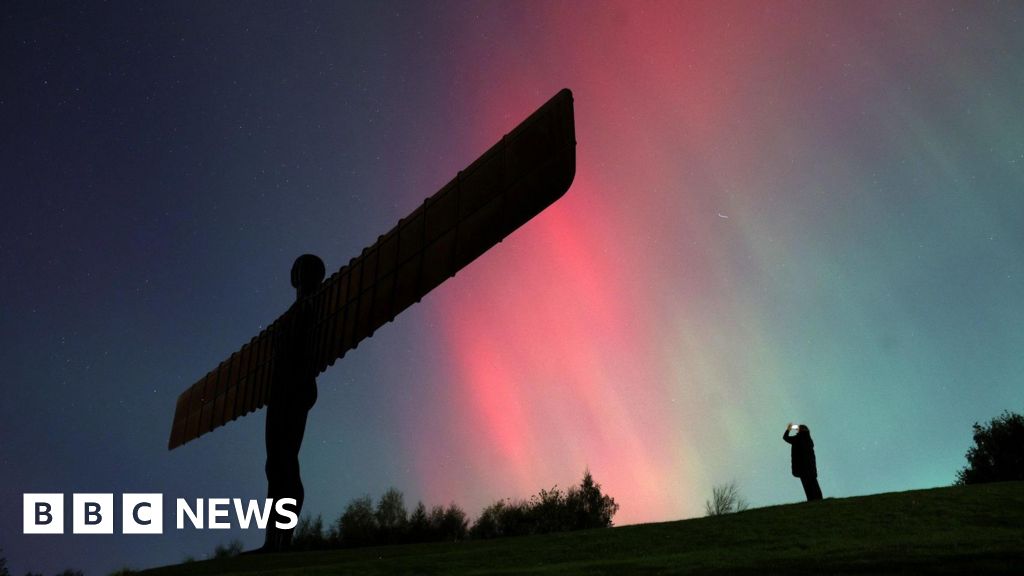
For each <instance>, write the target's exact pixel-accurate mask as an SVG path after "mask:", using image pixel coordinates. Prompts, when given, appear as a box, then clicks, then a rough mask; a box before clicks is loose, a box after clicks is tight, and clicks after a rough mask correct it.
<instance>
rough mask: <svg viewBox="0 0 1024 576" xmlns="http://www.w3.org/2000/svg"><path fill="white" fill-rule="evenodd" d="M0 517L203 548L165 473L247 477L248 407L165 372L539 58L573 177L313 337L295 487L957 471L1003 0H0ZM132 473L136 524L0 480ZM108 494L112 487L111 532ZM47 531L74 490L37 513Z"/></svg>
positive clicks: (986, 231)
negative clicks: (566, 123) (522, 218)
mask: <svg viewBox="0 0 1024 576" xmlns="http://www.w3.org/2000/svg"><path fill="white" fill-rule="evenodd" d="M0 11H2V12H0V14H2V20H0V71H2V73H0V148H2V153H0V194H2V201H0V211H2V214H3V221H2V222H3V225H2V226H0V279H2V282H0V303H2V313H0V368H2V378H0V386H2V398H0V548H3V553H2V554H3V555H4V556H6V557H7V559H8V564H9V566H10V568H11V571H12V573H14V574H23V573H24V572H25V571H27V570H29V569H32V570H35V571H43V572H45V573H47V574H51V573H54V572H57V571H59V570H62V569H64V568H66V567H74V568H80V569H84V570H86V572H87V573H89V574H90V575H92V574H103V573H106V572H107V571H110V570H113V569H115V568H120V567H122V566H124V565H128V566H131V567H134V568H143V567H149V566H154V565H159V564H166V563H176V562H179V561H181V560H182V559H183V558H184V557H185V556H187V555H192V556H195V557H198V558H202V557H203V556H204V555H205V554H207V553H209V552H210V551H212V549H213V548H214V546H215V545H216V544H218V543H223V542H227V541H228V540H230V539H231V538H235V537H237V538H241V539H242V540H243V542H244V543H245V544H246V546H247V547H253V546H256V545H258V544H259V543H262V538H263V534H262V532H259V531H257V530H249V531H241V530H230V531H209V530H207V531H196V530H184V531H180V532H179V531H177V530H174V529H173V521H174V518H173V500H174V499H175V498H178V497H192V498H194V497H206V498H208V497H239V498H262V497H263V496H264V495H265V492H266V481H265V478H264V472H263V463H264V460H263V459H264V449H263V412H260V413H258V414H255V415H250V416H248V417H246V418H243V419H241V420H239V421H237V422H234V423H231V424H229V425H228V426H226V427H224V428H222V429H218V430H216V431H215V432H214V433H213V434H210V435H209V436H204V437H202V438H200V439H199V440H197V441H194V442H192V443H189V444H188V445H186V446H184V447H182V448H179V449H177V450H175V451H173V452H168V451H167V449H166V444H167V437H168V434H169V431H170V425H171V417H172V415H173V411H174V402H175V399H176V397H177V395H178V394H179V393H180V392H181V391H182V390H184V389H185V388H186V387H187V386H189V385H190V384H192V383H193V382H194V381H195V380H196V379H198V378H199V377H200V376H202V375H203V374H205V373H206V372H207V371H208V370H209V369H211V368H213V367H214V366H215V365H216V363H217V362H218V361H220V360H222V359H223V358H224V357H226V356H227V355H228V354H229V353H231V352H232V351H234V350H236V349H238V348H239V347H240V346H241V344H242V343H244V342H245V341H247V340H248V339H249V338H250V337H251V336H253V335H255V334H256V333H257V332H258V331H259V330H260V329H261V328H262V327H264V326H266V325H267V324H268V323H269V322H271V321H272V320H273V319H274V318H276V317H277V315H278V314H280V313H281V312H282V311H284V310H285V309H286V308H287V307H288V305H289V304H290V303H291V302H292V301H293V299H294V291H293V290H292V288H291V287H290V285H289V277H288V272H289V269H290V266H291V263H292V261H293V259H294V258H295V257H296V256H297V255H299V254H301V253H303V252H314V253H316V254H319V255H320V256H321V257H322V258H323V259H324V260H325V262H326V263H327V266H328V270H329V272H330V271H333V270H336V269H337V268H339V267H340V266H341V265H342V264H344V263H346V262H347V261H348V259H349V258H350V257H352V256H354V255H356V254H357V253H358V252H359V251H360V250H361V249H362V248H363V247H364V246H367V245H369V244H371V243H373V242H374V241H375V240H376V238H377V236H378V235H379V234H381V233H383V232H384V231H386V230H388V229H389V228H391V227H392V226H393V225H394V224H395V223H396V222H397V221H398V219H399V218H400V217H402V216H404V215H405V214H407V213H408V212H410V211H412V209H413V208H415V207H416V206H417V205H418V204H419V203H420V202H422V200H423V198H425V197H427V196H429V195H431V194H433V193H434V192H435V191H437V190H438V189H439V188H440V187H441V186H442V185H443V184H444V183H446V182H447V181H448V180H449V179H451V178H452V177H454V176H455V174H456V173H457V172H458V171H459V170H460V169H462V168H464V167H465V166H466V165H468V164H469V163H470V162H471V161H472V160H474V159H475V158H476V157H477V156H479V155H480V154H481V153H482V152H483V151H485V150H486V149H487V148H488V147H489V146H490V145H492V144H493V143H495V142H496V141H497V140H498V139H499V138H500V137H501V136H502V135H503V134H504V133H506V132H508V131H509V130H511V129H512V128H513V127H514V126H515V125H516V124H518V122H519V121H521V120H522V119H523V118H525V117H526V116H527V115H528V114H529V113H530V112H532V111H533V110H534V109H536V108H537V107H538V106H540V105H541V104H542V103H543V102H545V101H546V100H547V99H548V98H549V97H551V96H552V95H553V94H554V93H555V92H556V91H557V90H559V89H561V88H563V87H568V88H570V89H572V90H573V93H574V96H575V107H576V134H577V140H578V147H577V174H576V180H575V182H574V184H573V186H572V188H570V190H569V192H568V193H566V195H565V196H564V197H563V198H562V199H561V200H559V201H558V202H556V203H555V204H554V205H553V206H552V207H551V208H549V209H548V210H547V211H545V212H544V213H542V214H541V215H540V216H538V217H537V218H535V219H534V220H532V221H530V222H529V223H527V224H526V225H525V226H523V227H522V228H521V229H520V230H518V231H517V232H515V233H514V234H512V235H511V236H510V237H509V238H508V239H507V240H506V241H505V242H504V243H502V244H500V245H499V246H497V247H495V248H494V249H493V250H491V251H490V252H488V253H487V254H485V255H484V256H483V257H481V258H480V259H479V260H477V261H476V262H474V263H473V264H472V265H470V266H469V267H468V268H467V269H466V270H464V271H463V272H461V273H459V275H458V276H457V277H455V278H453V279H451V280H449V281H448V282H447V283H446V284H444V285H442V286H441V287H440V288H439V289H437V290H435V291H434V292H433V293H431V294H430V295H428V296H427V297H426V298H424V300H423V301H422V302H421V303H420V304H418V305H415V306H414V307H412V308H411V309H409V310H408V311H406V312H404V313H403V314H402V315H401V316H400V317H399V318H398V319H397V320H396V321H395V322H394V323H392V324H389V325H387V326H385V327H384V328H383V329H381V330H380V331H379V332H378V333H377V334H375V335H374V337H373V338H372V339H370V340H367V341H365V342H363V343H362V344H360V346H359V348H358V349H357V350H356V351H354V352H353V353H350V354H349V355H347V356H346V357H345V359H344V360H343V361H342V362H340V363H338V364H336V365H335V366H334V367H333V368H331V369H329V370H328V371H327V372H326V373H325V374H323V375H321V377H320V378H319V390H320V397H319V401H318V403H317V405H316V406H315V408H314V409H313V411H312V412H311V413H310V422H309V426H308V428H307V432H306V440H305V444H304V446H303V451H302V472H303V479H304V482H305V486H306V506H305V510H306V511H309V512H313V513H314V514H315V513H322V514H323V515H324V517H325V520H328V521H330V520H333V519H334V518H336V517H337V516H338V514H339V513H340V512H341V510H342V508H343V507H344V505H345V504H346V503H347V502H348V501H349V500H351V499H353V498H355V497H359V496H361V495H364V494H367V493H369V494H371V495H373V496H374V497H377V496H379V495H380V494H381V493H382V492H383V491H384V490H385V489H386V488H388V487H389V486H395V487H397V488H399V489H400V490H402V491H403V492H404V493H405V497H406V503H407V505H408V506H409V507H410V508H411V507H412V506H414V505H415V503H416V501H417V500H423V501H424V502H425V503H427V504H428V505H433V504H446V503H448V502H450V501H452V500H454V501H456V502H458V503H459V504H460V505H462V506H463V507H464V508H465V509H466V511H467V512H468V513H469V515H470V516H471V517H476V516H477V514H478V513H479V511H480V509H481V508H482V507H483V506H485V505H487V504H489V503H491V502H493V501H494V500H496V499H499V498H505V497H527V496H529V495H531V494H534V493H536V492H537V491H538V490H539V489H541V488H550V487H551V486H553V485H556V484H557V485H558V486H561V487H567V486H569V485H571V484H573V483H576V482H578V481H579V479H580V478H581V477H582V473H583V471H584V469H585V468H587V467H589V469H590V470H591V471H592V472H593V474H594V476H595V479H596V480H597V481H598V482H599V483H601V484H602V486H603V488H604V490H605V491H606V492H607V493H609V494H611V495H612V496H613V497H614V498H615V499H616V500H617V501H618V502H619V503H620V504H621V511H620V512H619V514H618V515H617V516H616V517H615V522H616V524H620V525H621V524H630V523H638V522H649V521H660V520H673V519H679V518H686V517H694V516H699V515H701V514H702V510H703V503H704V500H705V499H706V498H707V497H708V496H709V495H710V492H711V487H712V486H714V485H716V484H721V483H724V482H728V481H730V480H736V482H737V483H738V484H739V486H740V489H741V492H742V493H743V494H744V496H746V498H747V499H748V500H749V501H750V502H751V504H752V505H754V506H764V505H770V504H779V503H787V502H796V501H800V500H802V499H803V492H802V489H801V487H800V482H799V481H798V480H797V479H795V478H792V477H791V476H790V473H789V447H788V446H787V445H786V444H784V443H783V442H782V440H781V439H780V436H781V434H782V432H783V427H784V426H785V424H786V423H787V422H789V421H791V420H792V421H796V422H802V423H806V424H807V425H808V426H810V428H811V430H812V433H813V435H814V439H815V442H816V449H817V460H818V470H819V480H820V482H821V487H822V490H823V491H824V493H825V496H826V497H829V496H834V497H843V496H852V495H858V494H869V493H877V492H884V491H893V490H908V489H915V488H926V487H933V486H942V485H948V484H950V483H951V482H952V481H953V479H954V474H955V472H956V470H957V469H958V468H960V467H962V466H963V465H964V464H965V460H964V453H965V451H966V449H967V447H968V445H969V444H970V441H971V438H970V433H971V429H970V426H971V424H972V423H974V422H975V421H985V420H988V419H989V418H991V417H993V416H995V415H997V414H998V413H999V412H1001V411H1002V410H1004V409H1010V410H1016V411H1020V410H1022V409H1024V386H1022V382H1021V380H1022V376H1021V375H1022V374H1024V330H1022V329H1021V327H1022V325H1024V302H1022V300H1021V293H1022V289H1024V226H1022V225H1021V222H1024V115H1022V114H1021V103H1022V102H1024V66H1021V61H1022V58H1024V35H1022V34H1020V30H1021V29H1024V4H1021V3H989V2H969V3H950V2H922V3H917V2H913V3H911V2H891V1H883V2H875V3H871V2H849V3H831V2H813V3H812V2H803V3H787V2H769V3H761V2H740V3H728V2H719V1H717V0H716V1H713V2H708V3H699V2H688V3H639V2H638V3H634V2H622V3H615V2H604V3H582V2H509V3H490V2H467V3H425V2H415V3H397V4H393V3H387V4H379V3H367V4H355V3H341V2H327V3H324V4H307V3H300V2H282V3H279V4H273V5H264V4H262V3H246V4H245V5H236V4H235V3H224V2H219V3H211V2H196V3H185V2H168V3H162V4H158V3H150V2H145V3H123V4H113V5H111V4H108V3H100V2H89V3H83V4H78V3H71V2H62V3H51V4H49V5H46V4H44V3H37V2H27V3H5V4H4V7H3V8H2V9H0ZM24 492H63V493H65V495H66V496H65V505H66V506H70V501H71V496H70V495H71V493H73V492H104V493H106V492H112V493H114V494H115V500H116V501H117V500H119V498H120V494H121V493H124V492H162V493H163V494H164V495H165V502H164V506H165V532H164V535H163V536H121V535H114V536H71V535H64V536H24V535H22V534H21V506H22V499H21V494H22V493H24ZM119 528H120V520H119V519H118V520H117V521H116V522H115V531H119ZM66 531H67V532H70V519H69V520H68V521H67V530H66Z"/></svg>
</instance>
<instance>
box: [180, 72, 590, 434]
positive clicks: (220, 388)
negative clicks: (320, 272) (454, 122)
mask: <svg viewBox="0 0 1024 576" xmlns="http://www.w3.org/2000/svg"><path fill="white" fill-rule="evenodd" d="M575 174H576V136H575V124H574V119H573V101H572V93H571V92H570V91H569V90H567V89H566V90H562V91H560V92H559V93H558V94H556V95H555V96H554V97H553V98H551V100H549V101H548V102H547V103H546V104H544V105H543V106H541V107H540V108H539V109H538V110H537V111H536V112H534V113H533V114H531V115H530V117H528V118H527V119H526V120H524V121H523V122H522V123H521V124H520V125H519V126H517V127H516V128H515V129H514V130H512V132H510V133H509V134H507V135H505V137H503V138H502V139H501V141H499V142H498V143H497V144H495V145H494V146H492V147H491V148H490V149H489V150H488V151H487V152H485V153H484V154H483V156H481V157H480V158H478V159H477V160H476V161H475V162H473V163H472V164H470V165H469V167H468V168H466V169H465V170H463V171H462V172H459V174H458V175H457V176H456V177H455V178H454V179H453V180H452V181H451V182H449V183H448V184H446V185H445V186H444V187H442V188H441V190H439V191H438V192H437V193H436V194H434V195H433V196H431V197H429V198H427V199H426V200H424V202H423V204H422V205H421V206H420V207H418V208H417V209H416V210H414V211H413V212H412V213H411V214H409V215H408V216H406V217H405V218H402V219H401V220H399V221H398V224H397V225H396V226H395V227H394V228H392V229H391V230H390V231H389V232H388V233H386V234H384V235H382V236H380V237H379V238H378V239H377V241H376V242H375V243H374V244H373V245H372V246H369V247H367V248H364V249H363V251H362V253H361V254H360V255H359V256H356V257H355V258H353V259H351V260H350V261H349V263H348V264H347V265H345V266H343V267H342V268H341V269H340V270H338V271H337V272H335V273H334V274H332V275H331V276H330V277H329V278H327V279H326V280H325V281H324V283H323V286H322V287H321V288H320V289H319V290H318V291H317V292H316V293H314V294H313V295H312V296H310V298H311V304H312V306H313V310H314V317H315V318H316V322H315V326H314V334H313V338H312V341H313V353H312V358H313V360H314V362H315V363H316V368H317V373H319V372H322V371H324V370H325V369H327V367H328V366H331V365H333V364H334V362H335V361H337V360H338V359H339V358H342V357H344V356H345V353H346V352H348V351H349V350H351V349H353V348H355V347H356V346H358V344H359V342H360V341H362V340H363V339H364V338H368V337H370V336H372V335H373V333H374V331H375V330H377V329H378V328H380V327H381V326H383V325H384V324H386V323H388V322H390V321H391V320H393V319H394V318H395V316H397V315H398V314H399V313H400V312H401V311H402V310H405V309H406V308H408V307H409V306H411V305H412V304H413V303H415V302H419V300H420V299H421V298H422V297H423V296H424V295H426V294H427V293H428V292H430V291H431V290H433V289H434V288H435V287H437V286H438V285H439V284H441V283H442V282H444V281H445V280H447V279H448V278H450V277H452V276H454V275H455V273H456V272H458V271H459V270H461V269H462V268H463V267H465V266H466V265H467V264H469V263H470V262H472V261H473V260H475V259H476V258H477V257H478V256H480V255H481V254H483V253H484V252H486V251H487V250H489V249H490V248H491V247H492V246H494V245H495V244H497V243H498V242H500V241H501V240H503V239H504V238H505V237H506V236H508V235H509V234H511V233H512V232H513V231H514V230H516V229H517V228H519V227H520V226H522V225H523V224H524V223H526V222H527V221H528V220H530V219H531V218H533V217H534V216H536V215H537V214H539V213H540V212H541V211H543V210H544V209H545V208H547V207H548V206H550V205H551V204H552V203H553V202H554V201H555V200H557V199H558V198H560V197H561V196H562V195H563V194H565V192H566V191H567V190H568V189H569V186H570V185H571V184H572V180H573V177H574V176H575ZM285 314H287V312H286V313H285ZM283 321H284V315H282V316H281V317H280V318H278V319H277V320H276V321H275V322H274V323H273V324H271V325H270V326H268V327H267V328H266V329H264V330H263V331H262V332H260V333H259V335H257V336H256V337H254V338H253V339H252V340H250V341H249V343H248V344H246V345H245V346H243V347H242V349H241V350H239V351H237V352H235V353H234V354H232V355H231V356H230V357H229V358H228V359H227V360H224V361H223V362H221V363H220V365H219V366H217V368H215V369H213V370H211V371H210V372H209V373H208V374H207V375H206V376H204V377H203V378H201V379H200V380H199V381H198V382H196V383H195V384H193V385H192V386H190V387H189V388H188V389H187V390H185V391H184V392H182V394H181V395H180V396H179V397H178V403H177V407H176V409H175V414H174V422H173V425H172V427H171V437H170V441H169V442H168V449H174V448H176V447H178V446H180V445H182V444H184V443H186V442H188V441H190V440H192V439H194V438H198V437H199V436H202V435H203V434H205V433H207V432H209V431H211V430H213V429H214V428H216V427H218V426H220V425H223V424H226V423H227V422H230V421H232V420H234V419H236V418H238V417H240V416H244V415H245V414H248V413H249V412H252V411H254V410H257V409H259V408H261V407H263V406H264V405H266V403H267V402H268V400H269V391H270V378H271V374H272V373H273V363H274V357H273V356H274V353H273V350H274V337H275V335H276V334H277V333H278V327H279V326H281V325H282V323H283Z"/></svg>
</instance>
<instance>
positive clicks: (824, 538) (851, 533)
mask: <svg viewBox="0 0 1024 576" xmlns="http://www.w3.org/2000/svg"><path fill="white" fill-rule="evenodd" d="M920 573H930V574H961V573H965V574H977V573H1008V574H1009V573H1014V574H1020V573H1024V482H1005V483H998V484H983V485H976V486H967V487H952V488H935V489H931V490H914V491H909V492H894V493H888V494H878V495H875V496H861V497H855V498H838V499H826V500H824V501H821V502H814V503H799V504H790V505H784V506H771V507H767V508H756V509H752V510H747V511H745V512H740V513H737V514H730V515H726V516H718V517H712V518H698V519H693V520H681V521H677V522H664V523H658V524H641V525H636V526H623V527H620V528H611V529H604V530H588V531H583V532H570V533H563V534H554V535H544V536H530V537H523V538H507V539H501V540H489V541H473V542H460V543H451V544H416V545H408V546H388V547H377V548H364V549H359V550H337V551H329V552H298V553H291V554H278V555H268V556H243V557H238V558H232V559H228V560H211V561H206V562H194V563H189V564H182V565H178V566H168V567H164V568H157V569H154V570H149V571H146V572H143V574H148V575H151V576H200V575H207V574H210V575H212V574H230V575H249V574H273V575H275V576H287V575H298V574H316V575H321V574H322V575H327V574H338V575H342V574H353V575H356V574H358V575H373V574H405V575H424V576H426V575H434V574H446V575H447V574H454V575H461V574H465V575H470V574H503V575H512V574H559V575H561V574H587V575H590V574H786V575H794V574H920Z"/></svg>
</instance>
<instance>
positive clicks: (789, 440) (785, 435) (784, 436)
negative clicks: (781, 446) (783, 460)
mask: <svg viewBox="0 0 1024 576" xmlns="http://www.w3.org/2000/svg"><path fill="white" fill-rule="evenodd" d="M792 429H793V423H792V422H790V423H789V424H786V431H785V432H783V433H782V439H783V440H785V441H786V442H787V443H789V444H792V443H793V439H792V438H790V437H789V431H790V430H792Z"/></svg>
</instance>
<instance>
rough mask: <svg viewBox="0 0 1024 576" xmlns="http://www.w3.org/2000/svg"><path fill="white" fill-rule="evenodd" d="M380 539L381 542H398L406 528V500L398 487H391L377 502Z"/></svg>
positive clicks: (376, 514) (376, 515)
mask: <svg viewBox="0 0 1024 576" xmlns="http://www.w3.org/2000/svg"><path fill="white" fill-rule="evenodd" d="M374 517H375V518H376V520H377V531H378V535H379V536H378V540H379V542H380V543H381V544H396V543H398V542H400V541H401V540H402V538H403V537H404V535H405V530H406V523H407V519H406V512H405V501H404V497H403V495H402V493H401V492H400V491H399V490H398V489H397V488H389V489H388V491H387V492H385V493H384V495H383V496H381V497H380V500H379V501H378V502H377V512H376V513H375V514H374Z"/></svg>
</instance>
